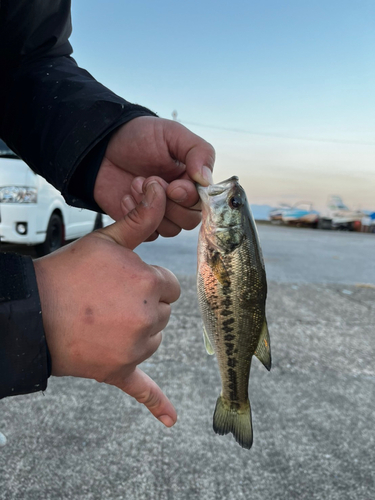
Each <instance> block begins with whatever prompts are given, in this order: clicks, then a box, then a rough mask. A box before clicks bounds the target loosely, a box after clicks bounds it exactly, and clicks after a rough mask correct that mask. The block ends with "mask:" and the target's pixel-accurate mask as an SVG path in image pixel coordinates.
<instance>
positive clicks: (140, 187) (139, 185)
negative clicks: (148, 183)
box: [132, 177, 144, 194]
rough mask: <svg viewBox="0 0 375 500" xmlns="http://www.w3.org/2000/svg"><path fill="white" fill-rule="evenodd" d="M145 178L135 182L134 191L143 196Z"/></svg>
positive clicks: (137, 179) (138, 178)
mask: <svg viewBox="0 0 375 500" xmlns="http://www.w3.org/2000/svg"><path fill="white" fill-rule="evenodd" d="M143 181H144V179H143V177H137V178H136V179H134V181H133V184H132V186H133V189H134V190H135V191H137V193H138V194H143Z"/></svg>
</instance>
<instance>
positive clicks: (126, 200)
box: [121, 194, 136, 212]
mask: <svg viewBox="0 0 375 500" xmlns="http://www.w3.org/2000/svg"><path fill="white" fill-rule="evenodd" d="M121 203H122V204H123V205H124V207H125V209H126V210H127V212H131V211H132V210H133V209H134V208H135V207H136V204H135V201H134V198H133V196H131V195H130V194H127V195H126V196H124V197H123V199H122V200H121Z"/></svg>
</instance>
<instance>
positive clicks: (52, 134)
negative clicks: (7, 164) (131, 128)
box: [0, 0, 156, 209]
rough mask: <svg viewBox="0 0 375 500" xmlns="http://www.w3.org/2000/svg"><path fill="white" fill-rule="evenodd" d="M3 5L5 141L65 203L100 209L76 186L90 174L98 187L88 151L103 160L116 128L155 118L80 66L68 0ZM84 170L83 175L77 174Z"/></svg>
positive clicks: (0, 128) (0, 95) (1, 110)
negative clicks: (140, 118) (104, 145)
mask: <svg viewBox="0 0 375 500" xmlns="http://www.w3.org/2000/svg"><path fill="white" fill-rule="evenodd" d="M0 5H1V24H0V68H1V77H0V81H1V83H0V85H1V88H0V137H1V138H3V139H4V140H5V142H6V143H7V144H8V146H9V147H10V148H11V149H13V150H14V151H15V152H16V153H17V154H18V155H19V156H20V157H21V158H22V159H23V160H24V161H25V162H26V163H27V164H28V165H29V166H30V167H31V168H32V169H33V170H34V171H35V172H37V173H38V174H40V175H42V176H43V177H45V178H46V179H47V180H48V181H49V182H50V183H51V184H53V185H54V186H55V187H56V188H57V189H58V190H59V191H61V193H62V194H63V196H64V197H65V199H66V200H67V202H68V203H70V204H71V205H75V206H80V207H85V208H91V209H97V206H96V204H93V203H91V204H90V202H88V200H87V195H86V194H85V193H87V189H85V187H84V186H83V187H82V190H80V186H79V182H77V179H78V180H79V179H80V180H82V178H84V179H86V180H87V178H88V177H89V176H90V175H91V176H93V177H94V179H91V182H90V186H91V187H93V186H94V181H95V176H96V174H97V171H98V167H99V165H100V162H99V165H98V161H95V160H97V159H96V158H95V156H94V155H91V156H90V152H91V151H92V150H93V149H94V148H95V147H96V146H98V152H99V154H101V155H103V154H104V151H105V149H104V151H103V148H102V147H100V143H101V141H103V140H104V142H105V140H106V139H108V135H109V134H110V133H111V132H113V131H114V130H115V129H116V128H118V127H119V126H120V125H122V124H124V123H126V122H128V121H129V120H131V119H133V118H136V117H138V116H145V115H146V116H150V115H151V116H156V115H155V114H154V113H152V112H151V111H150V110H148V109H146V108H144V107H142V106H139V105H136V104H131V103H129V102H127V101H126V100H124V99H122V98H121V97H119V96H117V95H116V94H114V93H113V92H111V91H110V90H109V89H107V88H106V87H104V86H103V85H101V84H100V83H98V82H97V81H96V80H95V79H94V78H93V77H92V76H91V75H90V74H89V73H88V72H87V71H85V70H84V69H81V68H79V67H78V66H77V64H76V62H75V61H74V59H73V58H72V57H71V54H72V48H71V45H70V43H69V41H68V38H69V35H70V33H71V20H70V0H2V2H1V4H0ZM87 158H89V161H87ZM91 166H92V169H93V172H92V170H91ZM79 168H82V169H83V171H84V175H80V173H79V172H78V173H77V172H76V171H77V169H79ZM75 172H76V174H75ZM74 174H75V175H74ZM73 175H74V180H75V182H74V185H73V184H72V185H71V180H72V177H73ZM77 184H78V185H77ZM81 191H82V193H83V195H82V196H81V194H82V193H81Z"/></svg>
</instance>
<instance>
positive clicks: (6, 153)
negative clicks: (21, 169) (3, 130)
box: [0, 139, 18, 158]
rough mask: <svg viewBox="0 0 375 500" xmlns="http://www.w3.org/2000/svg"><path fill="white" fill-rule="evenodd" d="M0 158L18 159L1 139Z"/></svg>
mask: <svg viewBox="0 0 375 500" xmlns="http://www.w3.org/2000/svg"><path fill="white" fill-rule="evenodd" d="M0 158H18V156H17V155H16V153H13V151H12V150H11V149H10V148H8V146H7V145H6V144H5V142H4V141H3V140H2V139H0Z"/></svg>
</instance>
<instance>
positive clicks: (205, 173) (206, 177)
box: [194, 165, 214, 186]
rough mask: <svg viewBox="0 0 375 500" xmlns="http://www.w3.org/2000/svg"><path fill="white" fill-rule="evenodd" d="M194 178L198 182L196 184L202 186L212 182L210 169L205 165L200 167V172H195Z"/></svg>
mask: <svg viewBox="0 0 375 500" xmlns="http://www.w3.org/2000/svg"><path fill="white" fill-rule="evenodd" d="M194 179H195V180H196V181H197V182H198V184H201V185H202V186H208V185H209V184H213V183H214V180H213V178H212V172H211V169H210V168H208V167H206V166H205V165H204V166H203V167H202V170H201V173H200V174H196V175H195V177H194Z"/></svg>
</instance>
